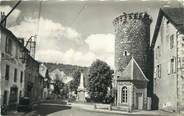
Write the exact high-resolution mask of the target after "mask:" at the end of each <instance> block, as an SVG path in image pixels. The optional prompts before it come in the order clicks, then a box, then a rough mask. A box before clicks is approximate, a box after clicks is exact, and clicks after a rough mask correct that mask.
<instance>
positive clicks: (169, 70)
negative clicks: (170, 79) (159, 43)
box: [167, 61, 171, 74]
mask: <svg viewBox="0 0 184 116" xmlns="http://www.w3.org/2000/svg"><path fill="white" fill-rule="evenodd" d="M170 67H171V64H170V61H169V62H168V63H167V72H168V74H170V73H171V68H170Z"/></svg>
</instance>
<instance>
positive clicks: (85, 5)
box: [71, 2, 87, 26]
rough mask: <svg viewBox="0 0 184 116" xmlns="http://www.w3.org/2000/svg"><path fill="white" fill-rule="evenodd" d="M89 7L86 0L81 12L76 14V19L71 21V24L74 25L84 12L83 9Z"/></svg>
mask: <svg viewBox="0 0 184 116" xmlns="http://www.w3.org/2000/svg"><path fill="white" fill-rule="evenodd" d="M86 7H87V4H86V2H85V3H84V4H83V5H82V7H81V9H80V10H79V12H78V13H77V15H76V16H75V18H74V20H73V21H72V23H71V26H73V25H74V23H75V22H76V21H77V19H78V18H79V16H80V14H81V13H82V12H83V10H85V9H86Z"/></svg>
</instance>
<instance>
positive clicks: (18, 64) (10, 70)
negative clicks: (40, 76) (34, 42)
mask: <svg viewBox="0 0 184 116" xmlns="http://www.w3.org/2000/svg"><path fill="white" fill-rule="evenodd" d="M1 15H2V14H1ZM0 31H1V32H0V33H1V37H0V38H1V45H0V46H1V48H0V49H1V105H2V104H6V105H8V107H9V108H12V107H14V106H16V104H17V103H18V102H19V97H21V96H24V74H25V73H24V71H25V54H28V53H29V51H28V50H27V49H26V48H25V47H24V41H23V40H22V39H19V38H17V37H16V36H15V35H14V34H13V33H12V32H11V31H10V30H8V29H7V28H5V25H3V26H2V25H0Z"/></svg>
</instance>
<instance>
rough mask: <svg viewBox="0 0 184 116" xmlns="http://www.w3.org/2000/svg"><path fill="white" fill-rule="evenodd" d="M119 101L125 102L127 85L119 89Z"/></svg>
mask: <svg viewBox="0 0 184 116" xmlns="http://www.w3.org/2000/svg"><path fill="white" fill-rule="evenodd" d="M121 103H127V87H126V86H124V87H122V90H121Z"/></svg>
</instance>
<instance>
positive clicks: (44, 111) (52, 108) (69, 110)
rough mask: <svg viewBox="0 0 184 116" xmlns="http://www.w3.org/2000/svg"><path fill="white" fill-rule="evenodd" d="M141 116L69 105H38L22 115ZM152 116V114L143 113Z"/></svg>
mask: <svg viewBox="0 0 184 116" xmlns="http://www.w3.org/2000/svg"><path fill="white" fill-rule="evenodd" d="M120 115H121V116H143V115H135V114H128V115H126V114H112V113H101V112H94V111H87V110H82V109H79V108H76V107H70V106H57V105H40V106H38V107H37V108H36V109H34V111H33V112H30V113H28V114H26V115H24V116H120ZM144 116H152V115H144Z"/></svg>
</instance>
